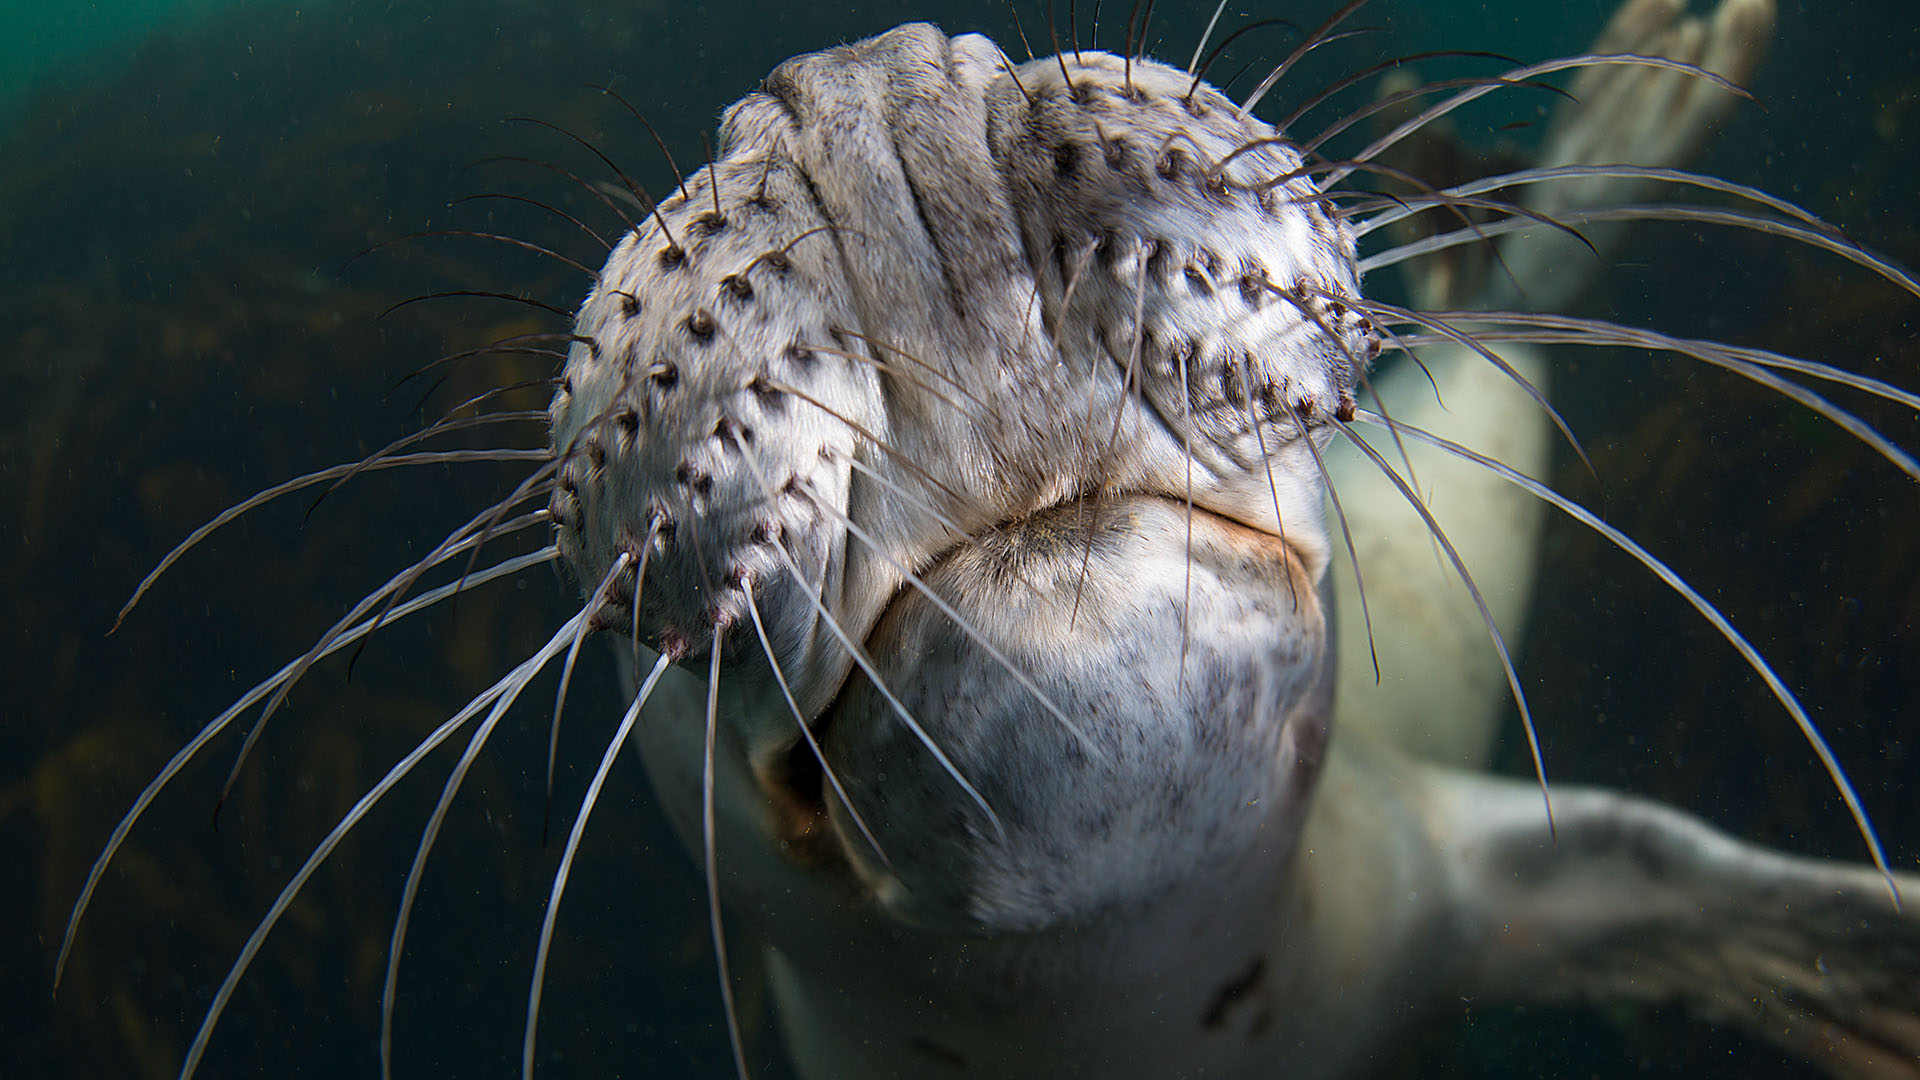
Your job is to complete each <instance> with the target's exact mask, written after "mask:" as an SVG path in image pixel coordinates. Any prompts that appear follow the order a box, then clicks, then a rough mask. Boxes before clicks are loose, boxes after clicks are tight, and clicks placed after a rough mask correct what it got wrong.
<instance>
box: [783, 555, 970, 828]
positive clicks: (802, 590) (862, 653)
mask: <svg viewBox="0 0 1920 1080" xmlns="http://www.w3.org/2000/svg"><path fill="white" fill-rule="evenodd" d="M769 546H770V547H772V549H773V550H774V552H775V553H776V554H778V555H779V556H780V562H781V564H782V565H783V566H784V567H785V569H786V571H787V573H788V574H789V575H791V576H792V578H793V581H794V583H795V584H796V585H798V586H799V588H798V589H797V590H795V591H796V592H798V593H799V594H800V595H801V596H803V597H805V598H806V600H807V603H808V604H810V605H811V606H812V607H813V610H814V611H815V613H817V614H818V615H819V616H820V621H821V624H822V625H824V626H825V627H826V628H827V632H828V633H831V634H832V635H833V636H834V638H835V639H836V640H838V641H839V642H840V646H841V648H844V649H845V650H847V655H848V657H850V658H851V659H852V660H853V662H854V664H855V665H857V666H858V667H859V668H860V670H861V671H862V672H863V673H865V675H866V676H867V682H868V683H870V684H871V685H872V686H873V688H874V690H876V691H878V692H879V694H880V696H881V697H883V698H885V699H886V702H887V704H888V705H889V706H890V707H891V708H892V709H893V712H894V715H896V716H898V717H899V718H900V720H901V722H902V723H904V724H906V726H907V730H908V731H909V732H911V733H912V734H913V737H914V738H915V739H917V740H919V742H920V745H921V746H923V747H925V748H926V750H927V753H929V754H931V755H933V759H934V760H935V761H936V762H938V763H939V764H940V767H941V769H943V770H944V771H945V772H946V774H947V776H949V777H950V778H952V780H953V782H954V783H955V784H956V785H958V786H959V788H960V790H962V791H964V792H966V794H967V797H968V798H969V799H971V800H972V801H973V804H974V805H975V806H978V807H979V808H980V811H981V812H982V813H984V814H985V815H986V816H987V822H988V824H990V825H992V826H993V831H994V834H995V835H996V836H998V837H999V838H1000V840H1001V841H1002V842H1004V841H1005V840H1006V838H1007V830H1006V826H1004V825H1002V824H1001V823H1000V815H999V814H996V813H994V812H993V807H991V806H989V805H987V800H986V796H984V795H982V794H980V789H979V788H976V787H974V786H973V782H972V781H971V780H968V779H967V778H966V776H965V774H963V773H961V771H960V769H959V767H958V766H956V765H955V764H954V763H953V759H952V758H949V757H948V756H947V752H946V751H945V750H942V749H940V744H939V743H937V742H935V741H934V739H933V736H931V735H929V734H927V730H926V729H925V728H923V727H921V726H920V721H919V720H917V719H915V718H914V715H913V713H912V711H910V710H909V709H908V708H907V706H906V704H905V703H904V702H902V701H901V700H900V699H899V697H897V696H896V695H895V694H894V692H893V691H892V690H891V689H890V688H888V686H887V683H886V680H885V679H882V678H881V677H880V671H879V669H878V668H877V667H875V666H874V663H873V660H872V659H871V658H870V657H868V656H867V654H866V650H864V649H862V648H861V647H860V646H859V644H858V643H856V642H855V641H854V640H853V637H852V636H851V635H850V634H848V633H847V631H846V629H845V628H844V627H842V626H841V625H840V620H839V619H837V618H835V617H834V615H833V612H831V611H829V610H828V609H827V605H826V604H825V603H823V602H822V601H821V599H820V598H819V597H817V596H815V595H814V594H813V590H812V589H811V588H810V587H809V586H808V583H807V577H806V575H805V574H804V573H802V572H801V570H800V565H799V563H797V562H795V561H794V558H793V553H792V552H789V551H788V550H787V545H786V541H784V540H775V541H774V542H773V543H772V544H771V545H769Z"/></svg>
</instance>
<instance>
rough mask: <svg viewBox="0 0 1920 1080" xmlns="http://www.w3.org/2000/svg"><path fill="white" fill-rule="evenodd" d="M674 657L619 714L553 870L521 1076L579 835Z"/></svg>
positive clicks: (528, 1075)
mask: <svg viewBox="0 0 1920 1080" xmlns="http://www.w3.org/2000/svg"><path fill="white" fill-rule="evenodd" d="M672 662H673V658H672V657H671V656H669V655H668V654H666V653H661V654H660V658H659V659H658V660H655V661H654V664H653V670H652V671H649V672H648V673H647V678H646V681H645V682H643V683H641V684H640V690H639V692H638V693H636V694H634V695H633V703H632V704H630V705H628V706H627V713H626V715H625V716H622V717H621V718H620V726H619V727H617V728H615V729H614V732H613V738H612V739H609V740H608V741H607V749H606V752H605V753H604V754H602V755H600V767H599V768H598V769H595V770H594V773H593V780H592V781H590V782H589V783H588V784H587V793H586V795H585V796H584V797H583V798H582V799H581V800H580V815H579V816H578V817H576V818H574V819H573V828H571V829H570V830H568V832H567V847H566V850H565V851H564V852H562V853H561V855H560V867H559V869H558V870H555V871H554V874H553V891H552V892H550V893H548V894H547V913H546V916H545V917H544V918H542V919H541V921H540V944H539V946H538V947H537V948H536V949H535V950H534V953H533V979H532V983H531V985H530V986H529V987H528V989H527V1030H526V1034H525V1036H524V1037H523V1038H522V1039H521V1043H520V1076H521V1078H522V1080H533V1040H534V1034H535V1032H536V1031H537V1030H538V1029H539V1025H540V990H541V986H542V984H543V983H545V981H546V975H547V953H548V950H549V949H550V948H551V947H552V945H553V924H554V920H555V918H556V917H557V916H558V915H559V914H560V897H561V895H562V894H563V893H565V892H566V891H567V874H568V872H569V871H571V870H572V869H573V855H574V852H576V851H578V850H579V849H580V837H581V836H582V835H583V834H584V833H585V832H586V831H587V818H588V817H589V816H591V815H592V813H593V804H594V803H595V802H597V801H599V799H600V788H601V787H602V786H603V785H605V784H606V782H607V774H608V773H610V772H612V771H613V759H614V758H615V757H617V756H618V755H619V753H620V748H621V747H623V746H625V745H626V744H627V737H628V736H630V735H632V734H633V725H634V722H635V721H637V720H639V719H640V708H641V706H643V705H645V704H646V703H647V698H649V697H651V696H652V695H653V688H654V684H656V683H658V682H659V681H660V676H661V675H662V674H664V673H665V672H666V670H667V665H668V664H671V663H672Z"/></svg>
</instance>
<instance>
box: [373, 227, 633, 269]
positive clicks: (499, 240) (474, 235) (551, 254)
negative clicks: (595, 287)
mask: <svg viewBox="0 0 1920 1080" xmlns="http://www.w3.org/2000/svg"><path fill="white" fill-rule="evenodd" d="M436 236H464V237H468V238H470V239H474V240H490V241H492V242H494V243H496V244H506V245H507V246H509V247H517V248H520V249H521V250H523V251H531V252H533V253H534V254H536V255H544V256H546V257H547V258H549V259H552V260H554V261H555V262H559V263H564V264H566V265H567V266H570V267H572V268H574V269H575V270H578V271H580V272H581V273H582V274H585V275H586V276H588V277H590V278H591V277H597V276H598V273H599V272H598V271H596V270H593V269H591V268H590V267H588V266H587V264H585V263H583V262H578V261H576V260H574V259H570V258H568V257H567V256H565V255H562V254H560V253H559V252H557V251H554V250H552V249H551V248H545V247H541V246H540V245H539V244H536V243H534V242H533V241H531V240H521V239H519V238H517V237H512V236H505V235H502V234H501V233H491V232H482V231H480V230H477V229H426V230H423V231H421V232H411V233H407V234H406V235H404V236H396V237H394V238H393V239H391V240H382V241H380V242H379V243H377V244H375V245H373V246H372V247H370V248H366V249H364V250H362V251H359V252H357V253H355V254H354V256H353V257H352V258H350V259H348V260H347V261H346V262H343V263H341V264H340V270H339V272H340V273H346V270H347V267H349V266H352V265H353V264H354V263H356V262H359V261H360V260H361V259H364V258H366V257H367V256H369V255H371V254H373V253H374V252H376V251H382V250H384V249H386V248H390V247H392V246H394V245H395V244H404V243H407V242H409V241H412V240H426V239H430V238H432V237H436Z"/></svg>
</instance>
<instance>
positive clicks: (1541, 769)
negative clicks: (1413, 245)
mask: <svg viewBox="0 0 1920 1080" xmlns="http://www.w3.org/2000/svg"><path fill="white" fill-rule="evenodd" d="M1369 415H1371V414H1369ZM1327 422H1328V423H1331V424H1332V425H1333V426H1334V427H1335V428H1336V429H1338V430H1339V432H1340V433H1341V434H1342V435H1345V436H1346V437H1347V441H1348V442H1351V443H1352V444H1353V445H1354V446H1355V447H1356V448H1358V449H1359V451H1360V452H1361V453H1362V454H1365V455H1366V456H1367V458H1368V459H1369V460H1371V461H1372V462H1373V464H1374V466H1375V467H1376V468H1378V469H1379V470H1380V472H1381V474H1382V475H1384V476H1385V477H1386V478H1387V479H1388V480H1389V481H1391V482H1392V483H1393V486H1394V487H1396V488H1398V489H1399V490H1400V495H1401V497H1403V498H1404V499H1406V501H1407V504H1408V505H1410V506H1412V507H1413V509H1414V510H1415V511H1416V512H1417V513H1419V515H1420V518H1421V520H1423V521H1425V522H1426V523H1427V531H1428V532H1429V533H1431V534H1432V535H1433V538H1434V539H1435V540H1437V541H1439V542H1440V547H1441V549H1442V550H1444V551H1445V552H1446V553H1447V559H1448V561H1450V562H1452V563H1453V570H1454V574H1455V575H1456V576H1458V577H1459V579H1460V583H1461V584H1463V585H1465V586H1466V587H1467V593H1468V594H1469V595H1470V596H1472V597H1473V603H1474V606H1475V607H1477V608H1479V609H1480V619H1481V621H1482V622H1484V623H1486V626H1487V635H1488V636H1489V637H1491V638H1492V639H1493V651H1494V652H1495V653H1496V654H1497V655H1498V656H1499V657H1500V667H1501V668H1502V669H1503V670H1504V671H1505V672H1506V676H1507V687H1508V689H1510V690H1512V691H1513V701H1514V704H1515V705H1517V706H1518V707H1519V709H1520V726H1521V728H1522V729H1523V730H1524V731H1525V732H1526V735H1527V750H1528V752H1529V753H1531V754H1532V755H1533V772H1534V775H1535V776H1537V777H1539V779H1540V801H1541V803H1542V804H1544V805H1545V807H1546V811H1547V835H1548V836H1549V837H1553V838H1556V839H1557V838H1558V832H1557V830H1556V829H1555V828H1554V823H1553V795H1552V792H1551V791H1550V790H1549V789H1548V787H1547V766H1546V760H1545V759H1544V758H1543V757H1542V756H1541V753H1540V736H1539V733H1538V732H1537V731H1535V730H1534V726H1533V710H1531V709H1529V708H1528V707H1527V695H1526V691H1524V690H1522V689H1521V688H1520V673H1519V672H1518V671H1516V670H1515V669H1514V666H1513V654H1512V653H1511V652H1509V651H1508V649H1507V641H1506V638H1505V637H1503V636H1501V633H1500V624H1499V623H1497V622H1495V621H1494V618H1493V611H1492V610H1491V609H1489V608H1488V607H1487V600H1486V597H1484V596H1482V595H1481V594H1480V586H1479V585H1477V584H1475V583H1474V580H1473V575H1472V574H1471V573H1470V572H1468V570H1467V564H1466V562H1465V561H1464V560H1462V559H1461V558H1460V553H1459V552H1458V551H1457V550H1455V549H1454V546H1453V541H1451V540H1449V539H1447V534H1446V530H1444V529H1442V528H1441V527H1440V522H1439V521H1437V520H1435V519H1434V516H1433V512H1432V511H1431V510H1428V509H1427V504H1426V502H1425V501H1424V500H1422V499H1421V498H1420V494H1419V493H1418V492H1416V491H1414V490H1413V488H1411V487H1409V486H1408V485H1407V482H1406V480H1405V479H1403V478H1402V477H1401V476H1400V474H1399V473H1397V472H1395V471H1394V468H1393V465H1392V464H1391V463H1390V462H1388V461H1387V459H1386V458H1384V457H1382V456H1381V455H1380V451H1378V450H1375V449H1374V448H1373V447H1372V446H1371V445H1370V444H1368V442H1367V441H1366V440H1365V439H1363V438H1361V437H1360V433H1359V432H1357V431H1355V430H1353V428H1352V426H1351V425H1349V424H1347V423H1346V422H1345V421H1343V420H1341V419H1340V418H1339V417H1337V416H1329V417H1328V418H1327ZM1409 430H1411V429H1409Z"/></svg>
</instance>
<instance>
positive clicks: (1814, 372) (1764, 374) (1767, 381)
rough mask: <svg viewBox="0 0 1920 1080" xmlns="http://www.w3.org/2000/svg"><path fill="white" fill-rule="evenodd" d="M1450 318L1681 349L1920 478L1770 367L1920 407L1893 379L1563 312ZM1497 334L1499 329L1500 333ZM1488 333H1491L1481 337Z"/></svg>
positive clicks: (1895, 449)
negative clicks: (1807, 412) (1794, 404)
mask: <svg viewBox="0 0 1920 1080" xmlns="http://www.w3.org/2000/svg"><path fill="white" fill-rule="evenodd" d="M1441 314H1444V315H1447V316H1459V317H1462V318H1473V319H1481V318H1485V319H1486V320H1487V321H1488V322H1490V323H1492V324H1494V325H1496V326H1497V325H1499V324H1502V323H1505V324H1511V325H1519V326H1528V327H1540V328H1542V329H1541V330H1537V331H1532V332H1528V333H1523V334H1507V335H1505V337H1506V339H1507V340H1513V341H1525V342H1531V343H1537V344H1567V345H1582V346H1594V345H1626V346H1631V347H1635V348H1644V349H1650V350H1654V351H1657V352H1671V353H1677V354H1679V355H1681V356H1686V357H1690V358H1692V359H1695V360H1699V361H1700V362H1702V363H1705V364H1710V365H1712V366H1714V367H1718V368H1723V369H1725V370H1727V371H1731V372H1733V373H1734V374H1736V375H1739V376H1741V377H1743V378H1746V379H1749V380H1751V381H1753V382H1756V383H1759V384H1760V385H1761V386H1765V387H1767V388H1768V389H1770V390H1773V391H1774V392H1775V393H1778V394H1780V395H1781V396H1782V397H1785V398H1787V399H1789V400H1791V401H1794V402H1797V403H1799V404H1801V405H1803V406H1805V407H1806V408H1808V409H1809V410H1811V411H1812V412H1813V413H1814V414H1815V415H1817V416H1819V417H1821V418H1822V419H1824V420H1826V421H1827V422H1828V423H1831V424H1833V425H1834V426H1835V427H1838V428H1840V429H1841V430H1843V431H1845V432H1847V433H1848V434H1849V435H1852V436H1853V437H1854V438H1856V439H1858V440H1860V441H1861V442H1862V443H1865V444H1866V445H1867V446H1870V447H1872V448H1873V449H1874V451H1875V452H1877V453H1878V454H1879V455H1880V456H1881V457H1883V458H1885V459H1886V460H1887V461H1888V462H1890V463H1891V464H1892V465H1893V466H1894V467H1895V468H1897V469H1899V470H1900V471H1901V472H1904V473H1906V474H1907V475H1908V476H1911V477H1913V478H1914V479H1915V480H1920V461H1916V460H1915V458H1914V456H1913V455H1912V454H1909V453H1907V451H1905V450H1903V449H1901V448H1900V447H1899V446H1896V445H1895V444H1894V443H1893V442H1892V441H1890V440H1889V439H1887V438H1886V436H1884V435H1882V434H1880V432H1879V431H1878V430H1877V429H1876V428H1874V426H1873V425H1872V424H1869V423H1867V422H1866V421H1865V420H1862V419H1861V418H1860V417H1858V416H1856V415H1855V414H1853V413H1852V412H1849V411H1848V410H1846V409H1843V408H1841V407H1839V406H1838V405H1835V404H1834V403H1833V402H1831V401H1829V400H1828V399H1827V398H1825V397H1823V396H1821V395H1820V394H1817V393H1814V392H1813V391H1811V390H1809V389H1807V388H1806V387H1804V386H1801V385H1800V384H1799V383H1796V382H1793V381H1792V380H1790V379H1786V378H1783V377H1781V376H1779V375H1775V374H1773V373H1772V371H1770V370H1768V369H1769V368H1778V369H1781V370H1787V371H1793V372H1796V373H1800V374H1806V375H1808V376H1811V377H1813V378H1819V379H1823V380H1827V381H1831V382H1835V383H1839V384H1841V385H1843V386H1849V387H1853V388H1855V389H1858V390H1862V391H1864V392H1866V393H1869V394H1872V395H1873V396H1875V397H1878V398H1882V399H1884V400H1888V401H1896V402H1899V403H1901V404H1903V405H1907V406H1908V407H1910V408H1920V396H1917V395H1914V394H1912V393H1909V392H1907V391H1905V390H1902V389H1900V388H1899V387H1897V386H1893V385H1891V384H1889V383H1885V382H1882V381H1880V380H1879V379H1872V378H1868V377H1866V376H1860V375H1854V374H1851V373H1849V372H1846V371H1842V370H1840V369H1839V368H1835V367H1831V366H1829V365H1826V364H1818V363H1814V362H1813V361H1808V360H1797V359H1795V358H1793V357H1790V356H1783V355H1781V354H1779V353H1771V352H1767V351H1766V350H1764V349H1751V348H1746V347H1743V346H1735V345H1723V344H1721V343H1719V342H1716V341H1703V340H1698V339H1690V338H1678V337H1672V336H1670V335H1667V334H1660V333H1655V332H1654V331H1651V330H1643V329H1640V328H1638V327H1632V326H1624V325H1621V324H1618V323H1610V322H1606V321H1604V320H1599V319H1581V318H1575V317H1572V316H1561V315H1535V314H1531V313H1528V312H1518V311H1498V312H1443V313H1441ZM1495 333H1497V331H1495ZM1481 336H1482V337H1486V336H1487V335H1481Z"/></svg>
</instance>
